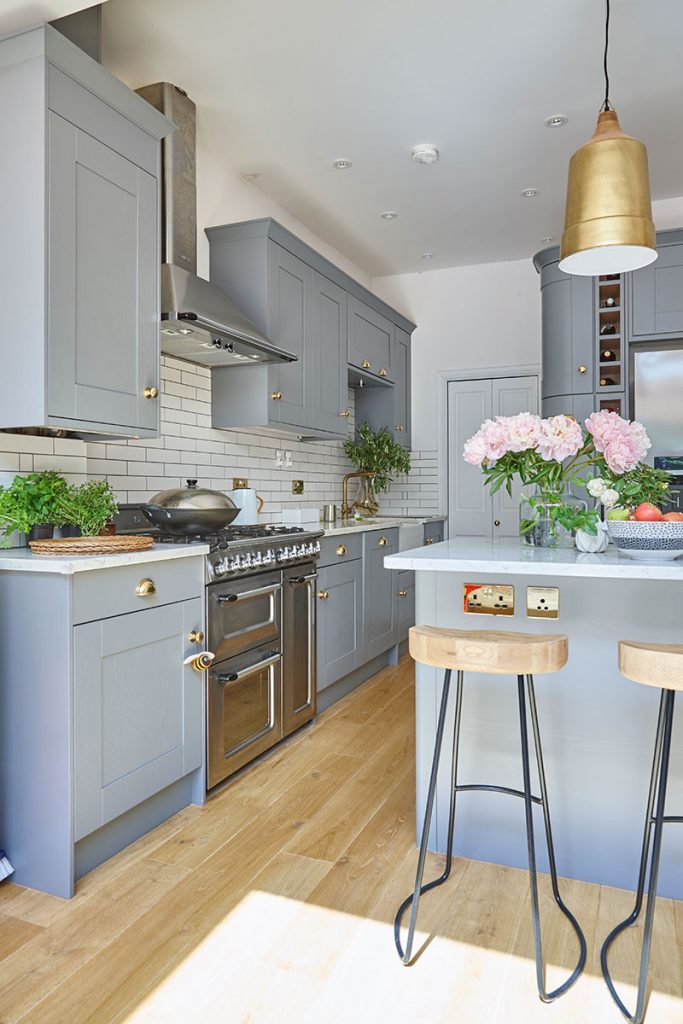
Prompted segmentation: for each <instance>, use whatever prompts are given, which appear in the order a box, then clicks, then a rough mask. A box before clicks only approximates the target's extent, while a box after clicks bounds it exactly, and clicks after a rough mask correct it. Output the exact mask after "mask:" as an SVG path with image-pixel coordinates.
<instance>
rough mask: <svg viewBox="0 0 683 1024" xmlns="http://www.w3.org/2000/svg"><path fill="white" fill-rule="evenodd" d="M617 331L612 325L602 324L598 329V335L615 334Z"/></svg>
mask: <svg viewBox="0 0 683 1024" xmlns="http://www.w3.org/2000/svg"><path fill="white" fill-rule="evenodd" d="M616 333H617V329H616V327H615V326H614V324H603V325H602V327H601V328H600V334H616Z"/></svg>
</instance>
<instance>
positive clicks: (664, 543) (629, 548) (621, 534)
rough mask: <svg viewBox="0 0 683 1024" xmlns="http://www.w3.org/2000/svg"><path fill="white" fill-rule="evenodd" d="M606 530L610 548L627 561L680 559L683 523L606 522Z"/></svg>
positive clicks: (615, 520)
mask: <svg viewBox="0 0 683 1024" xmlns="http://www.w3.org/2000/svg"><path fill="white" fill-rule="evenodd" d="M607 529H608V531H609V535H610V538H611V539H612V542H613V544H614V545H615V546H616V547H617V548H618V549H619V551H620V553H621V554H623V555H627V556H628V557H629V558H637V559H641V560H642V561H658V560H659V559H661V558H668V559H673V558H680V556H681V555H683V522H662V520H661V519H660V520H658V521H656V522H651V523H642V522H640V523H639V522H635V521H634V520H632V519H626V520H623V519H608V520H607Z"/></svg>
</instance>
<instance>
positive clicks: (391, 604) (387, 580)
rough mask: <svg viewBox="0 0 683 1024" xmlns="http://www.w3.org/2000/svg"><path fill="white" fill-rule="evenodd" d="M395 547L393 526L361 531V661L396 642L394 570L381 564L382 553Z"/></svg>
mask: <svg viewBox="0 0 683 1024" xmlns="http://www.w3.org/2000/svg"><path fill="white" fill-rule="evenodd" d="M396 551H398V528H397V527H392V528H391V529H389V530H384V531H375V530H373V531H372V532H369V533H364V534H363V599H364V602H365V615H364V629H365V659H364V660H365V661H372V659H373V658H376V657H377V655H378V654H384V652H385V651H387V650H388V649H389V648H390V647H393V646H394V645H395V644H396V643H397V635H398V633H397V629H398V594H397V588H396V573H394V572H392V571H391V570H390V569H385V568H384V559H385V558H386V556H387V555H393V554H395V552H396Z"/></svg>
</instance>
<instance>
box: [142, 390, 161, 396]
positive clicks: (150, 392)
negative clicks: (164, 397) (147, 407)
mask: <svg viewBox="0 0 683 1024" xmlns="http://www.w3.org/2000/svg"><path fill="white" fill-rule="evenodd" d="M142 393H143V395H144V396H145V398H158V397H159V388H157V387H152V388H145V390H144V391H143V392H142Z"/></svg>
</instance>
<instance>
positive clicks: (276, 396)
mask: <svg viewBox="0 0 683 1024" xmlns="http://www.w3.org/2000/svg"><path fill="white" fill-rule="evenodd" d="M270 397H271V398H272V399H273V401H274V402H279V401H280V400H281V399H282V392H281V391H273V392H271V395H270Z"/></svg>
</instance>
